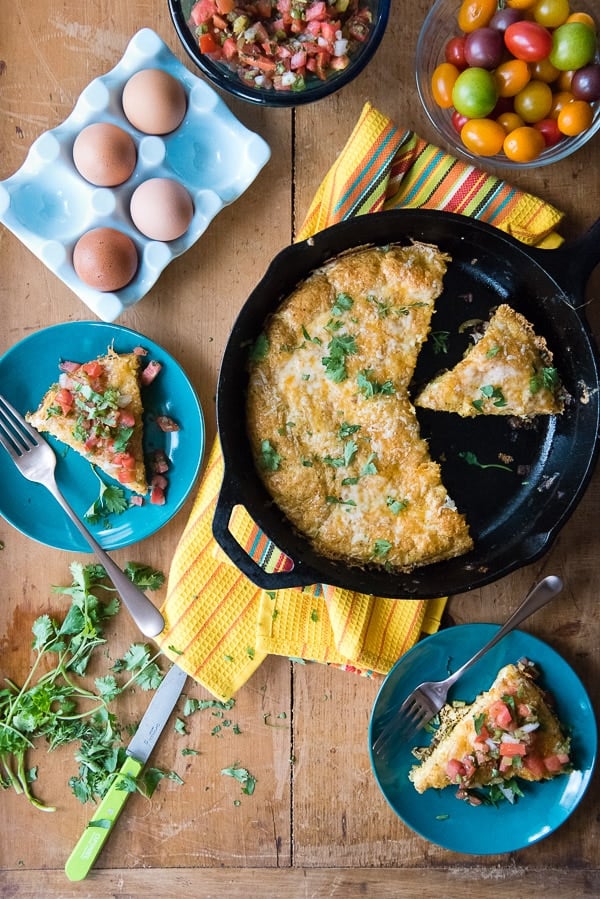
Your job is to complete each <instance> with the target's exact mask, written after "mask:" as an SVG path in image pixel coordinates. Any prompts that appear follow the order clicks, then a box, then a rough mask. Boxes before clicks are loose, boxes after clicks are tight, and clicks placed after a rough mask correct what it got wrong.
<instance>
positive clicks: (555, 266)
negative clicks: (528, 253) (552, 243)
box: [532, 218, 600, 299]
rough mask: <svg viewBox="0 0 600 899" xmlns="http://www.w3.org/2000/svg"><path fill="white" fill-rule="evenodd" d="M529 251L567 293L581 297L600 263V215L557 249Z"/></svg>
mask: <svg viewBox="0 0 600 899" xmlns="http://www.w3.org/2000/svg"><path fill="white" fill-rule="evenodd" d="M532 252H533V255H534V258H535V259H536V260H537V261H538V262H539V263H540V265H541V266H542V267H543V268H545V269H546V271H548V272H549V274H550V275H551V276H552V277H553V278H554V279H555V280H556V281H557V282H558V284H560V285H561V287H562V288H563V289H564V290H565V291H566V292H567V293H568V294H569V295H570V296H572V297H576V298H581V299H583V296H584V293H585V287H586V284H587V282H588V280H589V278H590V275H591V274H592V272H593V271H594V269H595V268H596V266H597V265H600V218H597V219H596V221H595V222H594V223H593V225H591V226H590V227H589V228H588V230H587V231H586V232H585V233H584V234H582V235H581V236H580V237H576V238H575V239H574V240H569V241H568V242H567V243H565V244H564V245H563V246H561V247H558V249H556V250H540V249H535V250H533V251H532Z"/></svg>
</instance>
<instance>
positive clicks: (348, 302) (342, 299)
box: [331, 293, 354, 315]
mask: <svg viewBox="0 0 600 899" xmlns="http://www.w3.org/2000/svg"><path fill="white" fill-rule="evenodd" d="M353 305H354V300H353V299H352V297H351V296H349V295H348V294H347V293H338V295H337V296H336V298H335V303H334V304H333V308H332V310H331V311H332V312H333V314H334V315H342V313H344V312H348V311H349V310H350V309H352V306H353Z"/></svg>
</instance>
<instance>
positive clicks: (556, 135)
mask: <svg viewBox="0 0 600 899" xmlns="http://www.w3.org/2000/svg"><path fill="white" fill-rule="evenodd" d="M533 127H534V128H536V129H537V130H538V131H539V132H540V134H541V135H542V136H543V138H544V142H545V144H546V146H547V147H554V146H555V144H558V143H559V142H560V141H561V140H562V139H563V135H562V134H561V131H560V129H559V127H558V125H557V124H556V121H555V119H542V121H541V122H536V123H535V125H534V126H533Z"/></svg>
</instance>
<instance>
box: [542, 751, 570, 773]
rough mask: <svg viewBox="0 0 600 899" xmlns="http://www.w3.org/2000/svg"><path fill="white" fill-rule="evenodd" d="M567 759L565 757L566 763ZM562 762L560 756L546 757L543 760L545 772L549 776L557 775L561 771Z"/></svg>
mask: <svg viewBox="0 0 600 899" xmlns="http://www.w3.org/2000/svg"><path fill="white" fill-rule="evenodd" d="M568 760H569V757H568V756H567V761H568ZM563 764H565V763H564V762H561V760H560V756H558V755H547V756H546V757H545V758H544V767H545V769H546V771H549V772H550V774H558V772H559V771H562V768H563Z"/></svg>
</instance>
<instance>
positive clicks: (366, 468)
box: [360, 453, 377, 477]
mask: <svg viewBox="0 0 600 899" xmlns="http://www.w3.org/2000/svg"><path fill="white" fill-rule="evenodd" d="M376 459H377V453H371V454H370V456H369V458H368V459H367V461H366V462H365V464H364V465H363V467H362V468H361V470H360V474H361V477H365V475H368V474H377V466H376V465H375V460H376Z"/></svg>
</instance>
